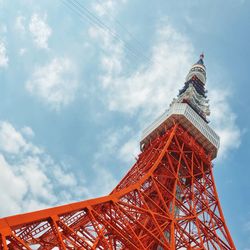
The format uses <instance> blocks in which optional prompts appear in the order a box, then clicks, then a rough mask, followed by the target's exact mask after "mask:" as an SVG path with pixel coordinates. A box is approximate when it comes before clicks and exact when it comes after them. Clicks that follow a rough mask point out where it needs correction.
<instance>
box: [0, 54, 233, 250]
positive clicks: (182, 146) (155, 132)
mask: <svg viewBox="0 0 250 250" xmlns="http://www.w3.org/2000/svg"><path fill="white" fill-rule="evenodd" d="M205 83H206V68H205V66H204V63H203V55H201V57H200V59H199V61H198V62H197V63H196V64H194V65H193V66H192V67H191V70H190V71H189V73H188V75H187V78H186V82H185V85H184V87H183V89H182V90H180V92H179V95H178V97H177V98H176V99H174V100H173V102H172V103H171V105H170V107H169V109H168V110H167V111H166V112H165V113H163V115H162V116H160V117H159V118H158V119H157V120H156V121H155V122H153V123H152V124H151V125H150V126H149V127H148V128H147V129H146V130H145V131H144V132H143V136H142V140H141V143H140V145H141V153H140V154H139V156H138V160H137V162H136V163H135V164H134V166H133V167H132V168H131V169H130V171H129V172H128V173H127V175H126V176H125V177H124V178H123V179H122V180H121V181H120V183H119V184H118V185H117V187H116V188H115V189H114V190H113V191H112V192H111V193H110V194H109V195H107V196H104V197H101V198H96V199H92V200H87V201H81V202H76V203H72V204H67V205H63V206H59V207H54V208H49V209H45V210H41V211H37V212H31V213H26V214H20V215H15V216H10V217H6V218H2V219H0V249H4V250H7V249H64V250H65V249H88V250H90V249H113V250H118V249H140V250H141V249H155V250H162V249H211V250H212V249H236V248H235V246H234V243H233V240H232V238H231V236H230V233H229V230H228V228H227V226H226V223H225V219H224V216H223V213H222V209H221V206H220V203H219V198H218V194H217V191H216V187H215V182H214V177H213V165H212V160H213V159H214V158H215V157H216V154H217V150H218V148H219V137H218V135H217V134H216V133H215V132H214V131H213V130H212V128H210V126H209V125H208V121H207V116H208V115H209V106H208V100H207V98H206V91H205Z"/></svg>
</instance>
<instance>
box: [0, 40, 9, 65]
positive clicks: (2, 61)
mask: <svg viewBox="0 0 250 250" xmlns="http://www.w3.org/2000/svg"><path fill="white" fill-rule="evenodd" d="M8 63H9V58H8V55H7V49H6V46H5V43H4V42H3V41H1V40H0V68H1V67H2V68H6V67H7V66H8Z"/></svg>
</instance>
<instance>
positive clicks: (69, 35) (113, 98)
mask: <svg viewBox="0 0 250 250" xmlns="http://www.w3.org/2000/svg"><path fill="white" fill-rule="evenodd" d="M249 13H250V3H249V1H247V0H246V1H244V0H241V1H240V0H227V1H222V0H218V1H215V0H214V1H202V3H201V1H198V0H192V1H191V0H190V1H166V0H158V1H147V2H146V1H143V0H133V1H132V0H105V1H104V0H92V1H83V0H54V1H51V0H50V1H49V0H43V1H35V0H11V1H7V0H0V86H1V91H0V100H1V101H0V190H1V195H0V197H1V206H0V216H6V215H11V214H15V213H19V212H24V211H31V210H35V209H40V208H43V207H49V206H54V205H57V204H64V203H68V202H71V201H78V200H82V199H87V198H90V197H95V196H100V195H104V194H107V193H108V192H110V191H111V190H112V188H113V187H114V186H115V185H116V184H117V182H118V181H119V180H120V179H121V178H122V176H123V175H124V174H125V173H126V172H127V171H128V169H129V168H130V167H131V165H132V164H133V162H134V160H135V157H136V155H137V154H138V152H139V148H138V145H139V141H140V136H141V132H142V130H143V129H144V128H145V127H146V126H147V125H148V124H149V123H150V122H152V121H153V120H154V119H155V118H156V117H157V116H158V115H160V114H161V113H162V112H164V111H165V109H167V107H168V105H169V103H170V102H171V100H172V98H174V97H175V96H176V95H177V93H178V90H179V89H180V88H181V87H182V85H183V83H184V79H185V76H186V74H187V72H188V70H189V68H190V66H191V65H192V64H193V63H194V62H196V61H197V60H198V57H199V54H200V53H201V52H202V51H204V52H205V64H206V66H207V76H208V82H207V89H208V96H209V99H210V106H211V112H212V113H211V116H210V121H211V123H210V124H211V126H212V127H213V128H214V129H215V130H216V132H217V133H218V134H219V135H220V137H221V148H220V152H219V155H218V158H217V159H216V161H215V162H214V165H215V167H214V172H215V177H216V184H217V188H218V192H219V196H220V200H221V203H222V207H223V211H224V214H225V217H226V220H227V224H228V226H229V229H230V231H231V234H232V236H233V238H234V240H235V243H236V245H237V247H238V249H243V250H247V249H248V250H249V249H250V201H249V198H250V182H249V177H250V169H249V159H248V156H249V153H250V150H249V146H250V145H249V144H250V142H249V140H248V139H249V138H250V134H249V133H250V131H249V129H248V128H249V124H250V115H249V112H250V103H249V92H248V91H249V86H248V84H249V57H250V49H249V39H250V14H249Z"/></svg>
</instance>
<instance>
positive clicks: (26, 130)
mask: <svg viewBox="0 0 250 250" xmlns="http://www.w3.org/2000/svg"><path fill="white" fill-rule="evenodd" d="M21 132H22V134H23V135H25V136H27V137H29V138H32V137H34V135H35V134H34V131H33V130H32V128H31V127H28V126H25V127H23V128H22V129H21Z"/></svg>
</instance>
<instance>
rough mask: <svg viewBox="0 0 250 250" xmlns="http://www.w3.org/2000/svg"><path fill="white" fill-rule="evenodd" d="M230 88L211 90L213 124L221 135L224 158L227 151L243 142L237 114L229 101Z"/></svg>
mask: <svg viewBox="0 0 250 250" xmlns="http://www.w3.org/2000/svg"><path fill="white" fill-rule="evenodd" d="M230 95H231V91H230V90H226V89H218V88H213V89H212V90H211V91H209V98H210V103H211V104H210V105H211V117H210V119H211V126H212V127H213V128H214V130H215V131H216V132H217V133H218V135H219V136H220V149H219V157H220V158H221V159H223V158H224V157H226V156H227V153H228V152H229V151H230V150H231V149H234V148H238V147H239V146H240V143H241V134H242V132H241V131H240V129H239V127H238V126H237V123H236V114H235V113H234V112H233V111H232V109H231V107H230V103H229V100H228V99H229V97H230Z"/></svg>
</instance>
